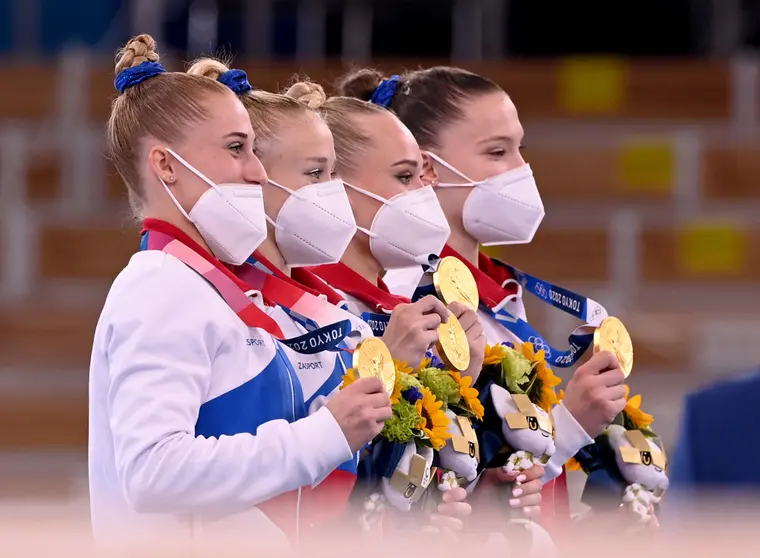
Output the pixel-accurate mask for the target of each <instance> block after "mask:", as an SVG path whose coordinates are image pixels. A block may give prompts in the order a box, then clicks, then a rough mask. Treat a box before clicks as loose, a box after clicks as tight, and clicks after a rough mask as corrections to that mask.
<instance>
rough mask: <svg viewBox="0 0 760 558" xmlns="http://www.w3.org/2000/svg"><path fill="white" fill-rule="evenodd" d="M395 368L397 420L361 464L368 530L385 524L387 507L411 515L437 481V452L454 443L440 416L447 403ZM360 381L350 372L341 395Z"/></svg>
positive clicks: (386, 427) (405, 368)
mask: <svg viewBox="0 0 760 558" xmlns="http://www.w3.org/2000/svg"><path fill="white" fill-rule="evenodd" d="M394 365H395V367H396V378H395V385H394V388H393V392H392V393H391V396H390V399H391V407H392V410H393V416H392V417H391V418H390V419H389V420H387V421H386V422H385V425H384V426H383V430H382V431H381V433H380V435H379V436H377V438H375V440H373V441H372V442H370V444H368V446H367V447H366V448H365V450H364V452H363V455H362V457H361V459H360V461H359V480H360V485H361V486H362V489H361V490H360V492H359V495H358V497H359V498H361V499H362V507H363V509H364V513H363V515H362V521H363V524H364V526H365V528H370V527H372V526H373V525H375V524H376V523H378V522H379V521H380V520H381V519H382V516H383V512H384V510H385V504H386V503H387V504H390V505H391V506H392V507H393V508H395V509H397V510H399V511H402V512H408V511H409V510H410V509H411V506H412V504H414V503H415V502H417V501H418V500H419V499H420V497H421V496H422V494H423V493H424V492H425V490H426V489H427V488H428V486H429V485H430V482H431V481H432V479H433V477H434V475H435V468H434V467H433V459H434V452H435V450H440V449H441V448H442V447H443V446H444V445H445V444H446V441H447V440H448V439H449V438H450V434H449V422H450V420H449V418H448V417H447V416H446V413H445V412H444V411H443V410H441V408H442V406H443V402H442V401H439V400H438V399H437V398H436V396H435V395H434V394H433V392H432V391H431V390H430V389H429V388H428V387H426V386H425V385H423V383H422V382H421V381H420V379H419V377H418V376H417V374H416V373H415V371H414V370H413V369H412V368H411V367H408V366H407V365H406V363H405V362H399V361H396V360H394ZM355 379H356V376H355V373H354V370H353V369H349V370H347V372H346V374H345V375H344V376H343V384H342V386H341V389H344V388H345V387H346V386H348V385H350V384H351V383H352V382H354V381H355ZM355 497H356V496H355Z"/></svg>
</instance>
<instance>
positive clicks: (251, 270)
mask: <svg viewBox="0 0 760 558" xmlns="http://www.w3.org/2000/svg"><path fill="white" fill-rule="evenodd" d="M236 275H237V276H238V277H239V278H240V279H242V280H243V281H245V282H246V283H247V284H248V285H250V286H251V288H253V289H256V290H257V291H260V292H261V294H262V296H263V297H264V298H265V299H267V300H271V301H272V302H274V303H275V304H277V305H278V306H280V307H281V308H282V309H283V311H285V312H286V313H287V314H288V315H289V316H290V317H291V318H293V320H295V321H296V322H298V323H300V324H301V325H302V326H303V327H304V328H306V330H307V331H309V332H310V333H311V332H316V331H323V332H324V331H330V334H331V335H332V337H334V338H336V339H337V337H338V333H337V331H338V329H340V330H342V331H344V332H347V333H345V334H343V336H342V337H341V338H340V339H339V340H338V341H337V342H336V343H335V346H334V347H331V348H327V349H323V350H336V349H340V348H341V347H339V346H338V345H340V344H341V342H342V341H343V340H344V339H345V338H347V337H350V336H352V337H356V338H357V339H356V342H358V341H360V340H361V337H362V335H361V332H360V331H359V330H358V329H356V330H354V329H353V325H352V323H351V320H350V319H349V318H347V317H346V311H345V310H342V309H340V308H338V307H337V306H335V305H333V304H331V303H330V302H328V301H327V300H324V299H322V298H320V297H319V296H316V295H314V294H312V293H310V292H308V291H306V290H304V289H303V288H302V287H301V286H299V285H297V284H296V283H295V281H293V280H292V279H290V278H287V279H286V278H285V277H282V278H281V277H278V276H277V275H275V272H273V271H270V270H269V269H267V268H266V266H263V265H261V264H260V263H259V262H258V261H257V260H256V259H255V257H253V258H250V259H249V260H248V262H247V263H246V264H243V265H242V266H240V267H239V268H238V270H237V272H236ZM320 324H330V325H325V326H320ZM339 326H340V327H339ZM330 328H332V330H330Z"/></svg>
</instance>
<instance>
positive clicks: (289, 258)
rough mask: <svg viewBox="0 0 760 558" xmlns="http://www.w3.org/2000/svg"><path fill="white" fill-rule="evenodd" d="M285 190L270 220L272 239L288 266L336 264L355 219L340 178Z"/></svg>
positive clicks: (352, 228) (354, 229)
mask: <svg viewBox="0 0 760 558" xmlns="http://www.w3.org/2000/svg"><path fill="white" fill-rule="evenodd" d="M269 183H270V184H272V185H273V186H276V187H278V188H281V189H282V190H285V191H286V192H288V193H289V194H290V197H289V198H288V199H287V200H285V203H284V204H283V205H282V208H281V209H280V212H279V213H278V214H277V220H276V221H275V222H274V227H275V241H276V242H277V247H278V248H279V250H280V253H281V254H282V257H283V258H284V259H285V263H287V264H288V265H289V266H291V267H303V266H317V265H325V264H331V263H337V262H339V261H340V259H341V258H342V257H343V252H345V251H346V248H347V247H348V245H349V243H350V242H351V239H352V238H353V237H354V234H355V233H356V221H355V220H354V213H353V211H352V209H351V204H350V203H349V201H348V196H347V195H346V189H345V188H344V186H343V181H342V180H330V181H328V182H321V183H319V184H309V185H308V186H304V187H303V188H299V189H298V190H291V189H290V188H286V187H285V186H282V185H280V184H278V183H276V182H274V181H272V180H270V181H269Z"/></svg>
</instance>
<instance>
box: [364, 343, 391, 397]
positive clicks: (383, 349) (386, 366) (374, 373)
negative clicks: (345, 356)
mask: <svg viewBox="0 0 760 558" xmlns="http://www.w3.org/2000/svg"><path fill="white" fill-rule="evenodd" d="M353 367H354V370H356V373H357V375H358V376H359V377H360V378H380V379H381V380H382V381H383V385H384V386H385V391H386V392H388V395H390V394H391V393H393V387H394V385H395V384H396V366H395V365H394V364H393V357H392V356H391V352H390V351H389V350H388V347H387V346H386V345H385V343H383V341H382V340H381V339H380V338H379V337H370V338H368V339H365V340H364V341H362V342H361V343H359V345H358V346H357V347H356V349H354V356H353Z"/></svg>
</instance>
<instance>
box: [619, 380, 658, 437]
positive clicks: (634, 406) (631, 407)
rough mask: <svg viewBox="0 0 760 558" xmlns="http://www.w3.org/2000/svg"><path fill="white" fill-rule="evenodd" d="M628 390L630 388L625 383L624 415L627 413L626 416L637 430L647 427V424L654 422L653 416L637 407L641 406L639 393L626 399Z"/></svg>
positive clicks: (629, 390)
mask: <svg viewBox="0 0 760 558" xmlns="http://www.w3.org/2000/svg"><path fill="white" fill-rule="evenodd" d="M630 392H631V389H630V388H629V387H628V386H627V385H626V386H625V399H626V403H625V409H623V412H624V413H625V414H626V415H628V418H629V419H630V421H631V422H632V423H633V424H634V426H635V427H636V428H637V429H638V430H642V429H645V428H648V427H649V425H650V424H652V423H653V422H654V417H653V416H652V415H650V414H648V413H645V412H644V411H642V410H641V409H640V408H639V407H641V395H634V396H633V397H631V398H630V399H628V395H629V394H630Z"/></svg>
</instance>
